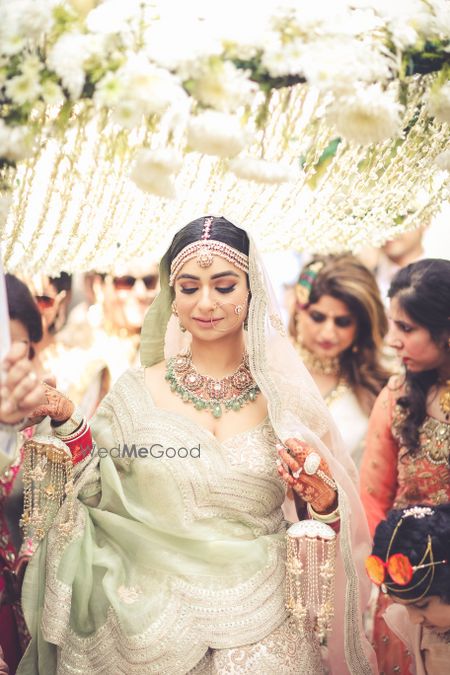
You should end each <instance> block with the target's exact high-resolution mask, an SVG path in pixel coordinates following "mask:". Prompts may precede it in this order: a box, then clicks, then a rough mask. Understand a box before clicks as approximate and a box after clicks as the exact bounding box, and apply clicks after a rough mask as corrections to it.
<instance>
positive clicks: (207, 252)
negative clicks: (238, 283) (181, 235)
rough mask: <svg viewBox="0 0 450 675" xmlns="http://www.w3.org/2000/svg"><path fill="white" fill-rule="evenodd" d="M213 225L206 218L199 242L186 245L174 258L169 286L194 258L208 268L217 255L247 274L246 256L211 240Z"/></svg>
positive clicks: (209, 219)
mask: <svg viewBox="0 0 450 675" xmlns="http://www.w3.org/2000/svg"><path fill="white" fill-rule="evenodd" d="M213 223H214V217H213V216H207V217H206V218H205V219H204V221H203V230H202V234H201V237H200V240H199V241H194V242H193V243H192V244H188V245H187V246H185V247H184V248H183V249H182V250H181V251H180V252H179V254H178V255H177V256H175V258H174V259H173V261H172V264H171V266H170V277H169V285H170V286H173V285H174V283H175V279H176V278H177V274H178V272H179V271H180V269H181V268H182V267H183V265H184V264H185V263H186V262H187V261H188V260H191V259H192V258H194V257H196V261H197V263H198V265H199V266H200V267H210V266H211V265H212V264H213V261H214V255H218V256H220V257H221V258H225V260H228V262H230V263H232V265H234V266H235V267H237V268H238V269H240V270H242V272H245V273H247V274H248V268H249V261H248V255H245V253H241V252H240V251H238V250H237V249H235V248H233V247H232V246H230V245H229V244H225V243H224V242H223V241H216V240H215V239H211V228H212V225H213Z"/></svg>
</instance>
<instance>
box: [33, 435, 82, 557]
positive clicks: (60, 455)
mask: <svg viewBox="0 0 450 675" xmlns="http://www.w3.org/2000/svg"><path fill="white" fill-rule="evenodd" d="M23 486H24V509H23V515H22V518H21V520H20V526H21V528H22V531H23V536H24V541H28V542H34V544H38V543H39V542H40V541H41V540H42V539H43V538H44V537H45V535H46V534H47V532H48V530H49V529H50V527H51V526H52V524H53V522H54V520H55V517H56V514H57V513H58V511H59V510H60V508H61V506H62V504H63V503H66V510H65V513H64V517H63V519H62V520H61V522H60V523H59V525H58V528H59V534H60V535H61V536H63V537H64V536H65V535H67V534H68V533H69V532H70V531H71V530H72V528H73V524H74V493H73V464H72V455H71V452H70V450H69V448H68V447H67V445H65V443H63V442H62V441H61V440H59V439H58V438H55V437H53V436H36V437H35V438H32V439H30V440H29V441H26V443H25V444H24V462H23Z"/></svg>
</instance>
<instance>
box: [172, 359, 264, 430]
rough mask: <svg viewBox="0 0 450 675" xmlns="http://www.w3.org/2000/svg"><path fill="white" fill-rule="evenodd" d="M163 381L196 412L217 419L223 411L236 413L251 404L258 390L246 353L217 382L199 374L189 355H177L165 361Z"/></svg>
mask: <svg viewBox="0 0 450 675" xmlns="http://www.w3.org/2000/svg"><path fill="white" fill-rule="evenodd" d="M166 380H168V382H169V383H170V388H171V390H172V391H173V392H174V393H175V394H177V395H178V396H180V397H181V398H182V399H183V401H185V402H186V403H192V404H193V405H194V406H195V407H196V408H197V410H207V409H209V410H210V411H211V413H212V415H213V416H214V417H221V415H222V412H223V410H225V411H227V410H240V409H241V408H242V406H243V405H245V404H246V403H250V402H251V401H254V400H255V399H256V397H257V395H258V394H259V391H260V390H259V387H258V385H257V384H256V382H255V380H254V379H253V377H252V374H251V372H250V366H249V362H248V355H247V353H246V352H244V356H243V357H242V361H241V363H240V364H239V366H238V368H237V370H235V372H234V373H232V374H231V375H227V376H226V377H223V378H222V379H221V380H214V379H213V378H212V377H208V376H207V375H200V373H199V372H198V371H197V369H196V367H195V366H194V364H193V363H192V354H191V353H190V352H188V353H187V354H178V355H177V356H174V357H173V358H172V359H169V360H168V361H167V367H166Z"/></svg>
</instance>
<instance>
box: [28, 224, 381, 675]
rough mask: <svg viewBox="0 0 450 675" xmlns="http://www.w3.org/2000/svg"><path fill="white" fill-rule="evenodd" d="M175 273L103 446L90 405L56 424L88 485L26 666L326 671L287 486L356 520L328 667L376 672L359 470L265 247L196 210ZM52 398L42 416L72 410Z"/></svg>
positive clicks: (50, 571)
mask: <svg viewBox="0 0 450 675" xmlns="http://www.w3.org/2000/svg"><path fill="white" fill-rule="evenodd" d="M160 277H161V289H160V293H159V295H158V297H157V298H156V299H155V301H154V302H153V303H152V305H151V307H150V309H149V310H148V312H147V314H146V317H145V320H144V325H143V328H142V341H141V361H142V367H141V368H139V369H137V370H136V369H131V370H129V371H127V372H126V373H125V374H124V375H123V376H122V377H121V378H120V379H119V380H118V382H117V383H116V385H115V386H114V387H113V388H112V390H111V392H110V393H109V395H108V396H107V397H106V398H105V399H104V401H103V402H102V404H101V406H100V408H99V410H98V413H97V415H96V417H95V419H94V420H93V422H92V425H91V426H92V434H93V436H94V438H95V440H96V443H97V448H98V452H97V451H94V452H92V453H91V452H90V449H91V447H92V446H91V445H90V441H89V435H90V430H89V428H88V426H87V425H86V423H85V421H84V420H82V419H81V420H80V418H79V416H78V413H77V412H76V411H74V410H73V406H72V409H71V410H68V415H67V418H68V419H67V420H66V421H64V423H63V424H62V425H60V424H59V423H58V422H57V423H56V424H55V423H53V426H54V429H55V434H56V436H57V438H58V439H59V440H58V441H56V440H55V441H54V446H51V448H53V449H52V450H51V451H49V452H48V453H47V454H46V455H45V457H46V458H47V464H48V463H51V462H52V461H54V458H55V457H60V456H61V453H62V452H64V448H65V447H67V448H70V450H71V452H72V456H73V462H74V466H73V468H72V467H70V470H69V469H68V468H67V467H66V469H65V470H66V471H67V472H68V473H67V475H69V474H70V472H72V474H73V480H72V482H69V492H68V497H67V498H66V500H65V501H64V503H63V505H62V507H61V509H60V511H59V512H58V515H57V516H56V518H55V520H54V522H53V525H52V527H50V529H49V531H48V534H47V535H46V536H45V533H41V535H42V538H41V545H40V546H39V547H38V548H37V550H36V554H35V556H34V558H33V562H32V565H31V567H29V568H28V571H27V577H26V579H25V591H24V596H23V597H24V606H25V609H26V616H27V620H28V622H29V625H30V627H31V630H32V641H31V644H30V648H29V650H28V651H27V654H26V655H25V657H24V660H23V662H22V664H21V666H20V668H19V672H20V673H21V675H23V674H27V675H31V673H33V675H35V673H37V672H38V673H45V675H52V674H53V673H55V672H56V671H57V672H58V673H59V674H60V675H63V674H65V673H69V672H76V671H78V672H83V673H90V674H91V675H95V674H96V673H97V674H100V673H107V672H125V673H128V674H129V675H132V674H135V675H141V674H142V673H149V674H150V673H155V674H156V673H158V674H160V675H162V674H163V673H167V674H170V675H182V674H184V673H190V674H191V675H194V674H195V675H201V674H202V673H203V674H205V673H211V674H213V673H216V674H218V675H219V674H220V675H224V674H225V673H230V674H232V673H236V674H237V673H240V674H242V675H243V674H244V673H286V675H287V674H288V673H291V674H294V673H298V674H300V673H306V672H308V673H317V675H319V674H320V673H323V672H324V667H323V664H322V658H321V652H320V647H319V644H318V640H317V638H316V637H315V635H314V632H313V630H312V626H311V624H310V623H309V620H308V618H305V623H304V625H302V628H303V632H302V631H300V630H298V626H297V625H296V623H295V621H294V620H293V617H292V616H290V615H289V614H288V612H287V610H286V608H285V595H284V591H285V555H286V543H285V532H286V523H285V521H284V518H283V515H282V509H281V507H282V504H283V502H284V498H285V492H286V483H287V484H288V485H289V486H290V487H292V488H293V489H294V490H295V492H296V494H297V496H298V500H299V517H301V518H305V517H307V514H309V517H310V518H313V519H316V520H320V521H326V522H329V523H334V524H335V526H337V524H338V522H340V535H339V536H340V541H341V542H342V544H341V546H340V547H338V550H339V553H338V561H337V564H336V575H337V577H336V583H335V592H336V599H335V606H336V614H335V619H334V622H333V629H332V631H331V634H330V638H329V641H328V651H329V655H330V659H329V660H330V672H332V673H336V674H339V675H346V674H348V673H358V674H359V673H367V674H369V673H371V672H375V665H374V662H373V660H372V656H373V655H372V652H371V649H370V646H369V645H368V643H367V641H366V639H365V636H364V632H363V630H362V622H361V607H360V601H362V602H364V596H365V595H366V594H367V591H368V590H369V588H368V587H369V586H370V584H369V583H368V579H367V578H366V575H365V573H364V569H363V559H362V552H363V551H364V550H365V545H367V538H366V537H367V536H368V533H367V532H366V530H365V523H364V518H363V513H362V508H361V505H360V503H359V499H358V496H357V491H356V489H355V485H354V482H353V480H352V477H351V475H350V474H351V462H350V461H349V459H348V455H347V453H346V452H345V451H344V450H343V449H342V448H340V447H339V438H338V435H337V434H336V433H335V429H334V425H333V422H332V420H331V418H330V416H329V415H328V412H327V409H326V406H325V405H324V403H323V400H322V398H321V396H320V394H319V392H318V391H317V389H316V387H315V385H314V383H313V382H312V380H311V377H310V376H309V374H308V373H307V371H306V369H305V368H304V366H303V365H302V363H301V360H300V359H299V358H298V355H297V354H296V352H295V350H294V349H293V347H292V345H291V344H290V343H289V340H288V338H287V336H286V335H285V331H284V328H283V325H282V321H281V318H280V316H279V314H278V312H277V309H276V305H275V304H274V302H273V300H272V292H271V288H270V284H269V283H268V280H267V275H266V272H265V270H264V267H263V264H262V262H261V259H260V258H259V255H258V253H257V251H256V250H255V247H254V244H253V242H252V241H251V240H250V239H249V237H248V235H247V233H246V232H245V231H244V230H243V229H241V228H238V227H236V226H235V225H233V224H232V223H230V222H229V221H228V220H226V219H225V218H223V217H213V216H207V217H202V218H199V219H197V220H195V221H192V222H191V223H189V224H188V225H187V226H185V227H184V228H182V229H181V230H180V231H179V232H177V234H176V235H175V236H174V238H173V240H172V242H171V244H170V246H169V249H168V250H167V252H166V254H165V256H164V257H163V259H162V262H161V266H160ZM49 398H50V399H51V400H50V403H52V401H53V408H52V409H49V406H48V404H47V403H44V404H43V406H42V407H41V408H40V409H39V410H38V411H37V412H39V413H42V412H48V413H49V415H50V416H53V415H54V411H55V405H54V404H55V401H58V405H56V408H57V409H58V410H59V409H60V407H61V406H60V405H59V403H61V405H62V403H63V401H62V399H61V398H60V399H58V394H57V393H55V392H54V391H52V392H49ZM64 405H65V403H64ZM278 439H282V441H283V445H282V446H281V447H280V448H279V451H278V450H277V442H278ZM61 441H64V442H65V444H66V445H65V446H64V445H62V444H61ZM48 443H49V441H48V439H47V440H44V441H43V442H42V444H41V449H42V452H47V450H46V448H47V447H48ZM46 444H47V445H46ZM124 444H126V445H127V452H126V453H125V454H124V453H123V452H122V454H121V453H120V448H122V449H123V448H124ZM133 447H134V448H135V453H134V455H133V451H132V448H133ZM34 448H35V449H34V451H35V452H37V451H38V447H37V442H36V443H35V445H34ZM49 458H50V462H49ZM277 460H280V461H279V462H278V461H277ZM46 466H47V465H46ZM287 467H289V470H288V468H287ZM46 470H47V471H49V468H48V467H47V469H46ZM72 485H73V489H74V492H73V493H72V489H71V486H72ZM37 488H39V486H37ZM55 489H56V486H55ZM65 489H66V490H67V488H65ZM59 494H61V493H59ZM337 509H338V510H337ZM25 515H26V516H28V515H29V520H28V522H30V521H31V524H32V523H33V519H34V515H33V510H32V508H31V507H30V510H29V511H28V512H27V513H26V514H25ZM41 515H42V514H39V516H41ZM320 525H321V526H322V525H323V523H322V522H321V523H320ZM317 527H319V526H317ZM311 574H312V571H311ZM315 580H316V581H317V583H318V584H321V583H322V581H321V578H320V577H319V576H318V577H315ZM366 582H367V586H365V583H366ZM361 584H362V586H361ZM44 589H45V590H44ZM343 617H344V621H343Z"/></svg>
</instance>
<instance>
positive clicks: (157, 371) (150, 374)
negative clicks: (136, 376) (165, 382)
mask: <svg viewBox="0 0 450 675" xmlns="http://www.w3.org/2000/svg"><path fill="white" fill-rule="evenodd" d="M165 375H166V362H165V361H160V362H159V363H155V364H153V366H147V367H146V368H145V369H144V378H145V381H146V382H161V379H164V378H165Z"/></svg>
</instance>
